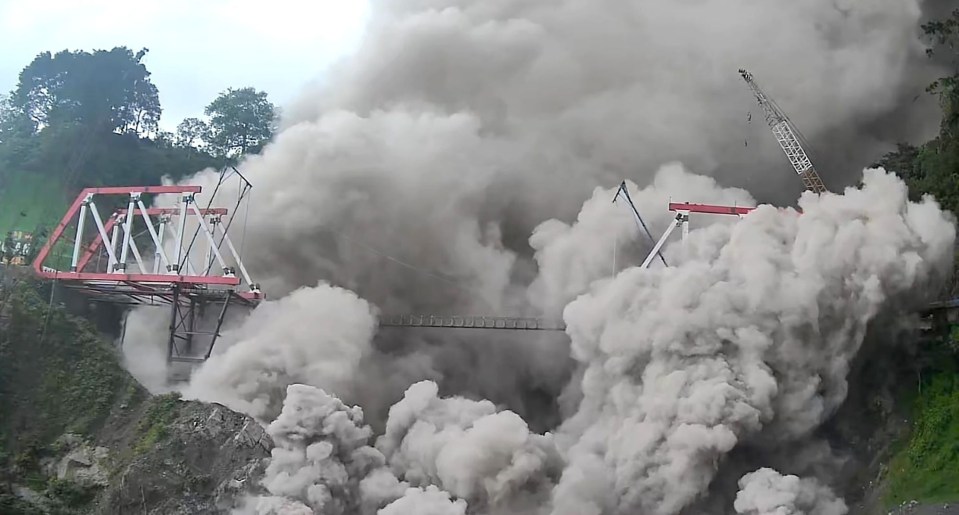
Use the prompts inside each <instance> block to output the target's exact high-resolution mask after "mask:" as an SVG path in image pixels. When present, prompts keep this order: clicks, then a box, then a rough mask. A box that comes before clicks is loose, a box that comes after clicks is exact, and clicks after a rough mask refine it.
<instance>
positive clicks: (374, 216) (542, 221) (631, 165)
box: [159, 0, 955, 515]
mask: <svg viewBox="0 0 959 515" xmlns="http://www.w3.org/2000/svg"><path fill="white" fill-rule="evenodd" d="M922 5H923V2H922V1H921V0H876V1H872V2H865V3H864V2H846V1H838V2H837V1H835V0H814V1H811V2H792V1H789V0H775V1H769V2H760V3H757V2H746V1H744V0H733V1H732V2H730V1H722V2H720V1H719V0H698V1H695V2H692V3H689V2H675V1H672V0H652V1H642V2H640V1H639V0H630V1H625V2H623V1H619V0H601V1H600V2H583V1H574V0H563V1H560V2H543V1H540V0H532V1H528V2H518V1H514V2H508V1H493V2H489V1H487V2H475V1H474V2H469V1H466V0H457V1H454V2H439V1H436V0H399V1H392V2H376V4H375V6H374V13H375V14H374V17H373V19H372V21H371V24H370V27H369V32H368V34H367V38H366V40H365V42H364V44H363V45H362V47H361V48H360V50H359V52H358V54H357V55H356V56H354V57H353V58H351V59H349V60H348V61H346V62H344V63H343V64H342V65H341V66H340V67H339V68H338V69H337V70H336V71H335V72H334V73H333V74H332V75H331V76H330V77H329V78H328V80H327V85H326V86H325V87H324V88H323V89H321V90H317V91H315V92H308V93H307V94H305V95H303V97H302V98H301V99H300V100H299V101H298V102H297V103H296V104H295V105H294V106H292V107H291V108H290V109H287V110H286V113H287V117H286V119H285V120H284V121H283V130H282V132H280V133H279V134H278V135H277V137H276V139H275V141H274V142H273V143H271V144H270V145H268V146H267V147H266V149H265V150H264V151H263V153H262V154H261V155H257V156H251V157H249V158H247V159H245V160H244V161H243V162H242V163H241V164H240V169H241V171H242V173H243V174H244V176H246V177H247V178H249V179H250V181H251V182H252V183H253V184H254V193H253V197H252V199H251V202H250V203H249V205H248V207H246V208H245V209H246V212H241V213H237V214H236V215H238V216H246V215H249V223H248V226H247V230H246V234H245V240H246V242H245V243H246V244H245V245H244V249H245V256H244V257H245V261H246V263H247V266H248V268H249V269H250V271H251V273H252V274H253V275H254V277H255V278H256V280H258V281H259V282H261V283H262V284H263V286H264V289H265V291H266V293H267V295H268V296H269V297H270V298H271V299H276V300H271V301H270V302H267V303H265V304H263V305H262V306H260V307H259V308H257V309H256V310H255V311H254V312H253V314H252V315H251V316H250V317H249V318H248V319H246V320H245V321H244V322H242V324H241V325H238V324H230V325H229V326H228V327H229V328H230V329H229V332H228V333H227V334H225V335H224V337H223V338H222V339H221V342H220V343H219V344H218V347H219V348H218V350H217V353H216V354H215V355H214V356H213V358H212V359H211V360H210V361H209V362H207V363H206V364H205V365H204V366H203V367H202V368H201V369H200V370H199V371H198V372H197V373H196V374H195V376H194V378H193V380H192V382H191V384H190V387H189V390H188V393H189V396H192V397H197V398H201V399H206V400H217V401H220V402H224V403H226V404H228V405H230V406H231V407H234V408H236V409H239V410H242V411H245V412H247V413H250V414H253V415H254V416H256V417H258V418H260V419H261V420H263V421H270V420H272V419H273V418H274V417H277V416H279V418H277V419H276V421H274V423H273V425H272V426H271V427H272V429H271V432H272V434H273V436H274V438H275V439H276V441H277V450H276V452H275V453H274V457H273V461H272V462H271V468H270V470H269V473H268V477H267V478H266V483H265V488H267V489H268V491H269V492H270V495H269V496H264V497H263V498H259V499H256V500H251V502H254V501H255V503H257V506H259V508H253V509H257V510H259V511H261V512H263V513H280V512H283V513H285V512H292V513H297V511H296V510H302V511H303V512H304V513H307V512H308V511H307V510H309V511H316V510H319V509H320V508H319V506H323V508H322V509H323V510H326V511H330V512H333V513H336V512H337V510H339V511H345V512H348V511H349V510H354V511H355V510H359V511H360V512H361V513H376V512H379V513H381V514H386V515H392V514H395V513H437V514H446V513H456V514H462V513H465V512H466V511H467V509H468V510H469V512H470V513H471V514H472V513H475V514H489V515H494V514H495V515H518V514H523V515H533V514H536V515H540V514H544V515H545V514H552V515H565V514H570V515H619V514H626V513H635V512H643V513H651V514H655V515H667V514H677V513H681V512H682V511H683V510H689V509H690V507H691V506H692V505H693V503H696V502H700V501H702V500H703V498H704V497H705V496H709V495H710V492H709V487H710V485H711V484H714V479H715V478H716V475H717V470H718V467H719V466H720V464H721V463H722V461H723V459H724V458H725V457H726V456H728V454H729V453H730V452H731V451H732V450H733V449H735V448H737V447H740V446H742V445H744V444H747V443H748V444H749V445H750V450H751V451H752V452H751V453H750V455H751V456H754V457H753V458H752V459H753V460H754V461H756V463H750V464H749V468H748V469H745V470H750V471H755V470H762V469H763V468H764V467H766V466H767V464H766V463H764V461H765V460H766V458H765V457H764V456H765V454H766V451H767V450H768V451H770V452H771V451H772V450H773V449H781V444H797V445H799V444H801V443H802V442H804V441H805V440H806V439H807V438H809V436H810V434H811V432H812V431H813V430H815V428H817V427H818V426H819V425H820V424H822V423H823V421H824V420H826V419H827V418H828V417H829V416H830V415H831V414H832V413H834V411H835V410H836V408H837V407H838V406H839V405H840V404H841V403H842V402H843V399H844V398H845V395H846V376H847V373H848V369H849V366H850V362H851V360H853V359H854V358H855V357H856V356H857V354H859V353H861V352H862V350H863V345H864V341H865V332H866V327H867V325H868V323H869V322H870V321H871V320H874V319H875V318H876V317H877V316H879V315H880V314H881V315H883V316H887V315H888V316H890V317H896V316H898V315H900V314H901V313H903V312H906V311H908V310H910V309H913V308H915V307H916V306H917V305H919V303H921V302H924V301H925V300H927V299H926V298H924V297H923V296H924V295H930V294H932V293H933V291H934V288H933V287H932V286H933V285H936V284H938V282H937V281H941V280H942V278H943V277H945V275H946V274H947V273H948V271H949V270H950V265H951V262H952V258H951V256H952V250H953V247H952V245H953V242H954V236H955V234H954V228H953V226H952V225H951V222H950V221H949V220H948V219H947V217H946V216H945V215H944V214H943V213H942V212H941V211H940V210H939V208H938V206H937V205H936V204H935V203H934V202H931V201H927V202H923V203H909V202H907V200H906V194H905V187H904V185H903V183H902V182H901V181H899V180H898V179H896V178H895V177H893V176H890V175H887V174H885V173H884V172H883V171H869V172H868V173H866V175H865V177H864V183H863V187H862V188H861V189H853V190H848V191H847V192H846V193H845V194H844V195H834V194H827V195H824V196H822V197H821V198H820V197H816V196H813V195H806V196H804V197H803V198H802V200H801V202H800V207H801V208H802V211H803V214H802V215H801V216H800V215H799V214H798V213H797V212H796V211H794V210H778V209H776V208H774V207H772V206H769V205H765V206H760V207H759V209H757V210H756V211H754V212H753V213H751V214H750V215H748V216H747V217H745V218H744V219H743V220H742V221H737V220H735V219H720V220H716V221H715V222H714V221H712V220H710V221H709V222H705V221H704V222H703V223H702V225H699V224H700V222H698V221H696V220H694V230H693V231H692V232H691V233H690V237H689V239H688V241H686V242H685V244H682V245H681V244H671V245H670V246H668V247H667V248H666V249H665V250H664V256H665V257H666V259H667V260H668V262H669V265H670V266H669V267H668V268H665V267H662V266H661V264H659V263H657V264H655V266H654V267H652V268H651V269H648V270H640V269H638V268H635V265H636V264H637V263H638V262H640V261H641V260H642V258H643V257H644V255H645V252H646V251H647V250H648V248H649V247H650V246H651V242H650V241H649V238H648V237H647V236H646V235H645V234H644V233H643V232H642V231H640V229H639V228H638V227H637V226H636V224H635V221H634V220H633V218H632V215H631V213H630V212H629V208H628V207H627V206H626V205H625V204H624V203H623V202H621V201H620V202H617V203H616V204H613V203H612V199H613V196H614V195H615V192H616V189H615V185H617V184H619V183H620V181H622V180H624V179H626V180H627V181H628V182H627V185H628V187H629V189H630V192H631V193H632V195H633V197H634V200H635V201H636V203H637V207H638V208H639V210H640V212H641V214H642V216H643V218H644V220H645V221H646V222H647V223H648V225H649V226H650V229H651V231H652V233H653V234H654V235H655V236H658V235H659V234H661V231H662V230H663V229H664V227H665V226H666V224H667V223H669V222H670V219H671V217H672V214H671V213H669V212H667V211H666V210H665V203H666V202H667V201H669V200H673V201H692V202H714V203H723V204H754V202H755V201H754V199H758V200H761V201H765V200H775V201H777V203H778V204H779V205H782V204H790V203H792V202H793V201H794V199H795V197H796V196H797V195H798V191H799V183H798V180H797V179H796V178H795V174H793V173H792V172H791V171H789V167H788V164H787V162H786V161H785V160H784V158H783V157H782V155H781V152H780V151H779V150H778V149H777V148H776V145H775V142H774V140H773V139H772V136H771V135H770V134H769V132H768V129H767V128H766V127H765V126H764V124H763V122H762V117H761V116H760V115H759V112H758V109H757V108H756V107H755V101H754V99H753V98H752V97H751V96H750V95H749V93H748V91H747V90H746V88H745V86H744V85H743V84H742V81H741V80H740V78H739V77H738V75H737V74H736V69H737V68H739V67H741V66H745V67H747V68H749V69H750V70H751V71H753V72H754V73H756V76H757V78H758V79H759V80H760V81H761V82H762V84H763V85H764V86H765V87H766V89H767V90H768V91H769V92H770V93H771V94H772V95H773V96H774V97H775V98H776V99H777V101H778V103H779V104H780V105H782V106H783V107H784V108H785V109H786V110H787V111H788V112H789V113H790V114H791V115H792V117H793V119H794V121H795V122H796V123H797V125H798V126H799V127H801V128H802V129H803V131H804V132H805V133H806V135H807V137H808V138H809V140H810V141H811V148H810V150H812V151H813V153H814V157H817V156H825V159H824V160H819V159H818V157H817V163H818V164H820V165H822V164H823V163H826V165H825V166H820V168H821V169H822V170H823V171H824V172H825V171H828V172H829V173H826V174H825V175H826V180H827V184H830V185H836V184H840V183H848V182H852V180H853V179H852V177H851V175H850V176H843V175H837V174H842V173H846V172H850V173H851V172H853V171H855V170H859V169H861V165H862V163H863V162H866V161H868V160H871V159H873V158H874V157H875V156H876V153H877V151H878V146H877V145H878V144H879V143H880V142H878V141H876V140H874V138H873V136H870V134H871V133H872V132H871V131H870V130H868V129H870V128H871V127H872V126H873V125H875V123H876V121H877V120H879V119H884V117H886V118H888V116H892V115H893V114H894V113H896V109H897V107H898V106H899V104H900V101H901V99H902V97H903V96H904V95H908V96H909V97H910V98H911V97H912V96H913V91H914V89H915V88H914V87H915V86H917V84H919V83H921V82H923V81H924V78H923V74H924V73H925V70H924V69H923V66H924V65H923V64H917V62H918V61H917V59H918V58H920V57H921V53H922V49H921V47H920V45H919V42H918V40H917V39H916V37H915V32H916V31H915V29H916V25H917V21H918V20H919V18H920V16H921V7H922ZM799 70H801V71H799ZM810 78H812V79H810ZM920 89H921V88H920ZM750 115H752V116H750ZM750 120H751V121H750ZM894 126H895V127H905V129H903V130H909V128H912V127H913V126H914V124H912V123H911V121H910V120H904V123H902V124H895V125H894ZM894 133H895V134H894ZM886 135H887V136H890V135H892V136H895V138H897V139H898V137H899V135H900V134H898V133H897V131H891V132H888V131H887V132H886ZM827 143H829V145H827ZM677 160H681V161H682V162H683V163H685V164H686V165H688V166H689V167H690V169H693V170H696V171H698V172H701V173H705V174H706V175H708V176H710V177H706V176H697V175H693V174H691V173H689V172H687V171H686V170H685V169H684V168H683V166H681V165H679V164H672V165H667V166H664V167H663V166H661V165H662V163H668V162H676V161H677ZM850 161H852V162H855V166H845V167H832V166H829V164H832V163H845V162H850ZM655 170H659V171H658V172H655V173H654V171H655ZM857 178H858V177H857ZM187 182H189V183H192V184H200V185H203V186H204V191H205V192H206V193H205V194H209V192H210V191H211V190H213V185H214V184H215V182H216V177H215V174H213V173H211V172H209V171H207V172H202V173H200V174H198V175H197V176H195V177H193V178H190V179H189V180H188V181H187ZM718 184H724V185H733V186H742V187H748V189H749V193H747V192H746V191H744V190H742V189H737V188H722V187H720V186H719V185H718ZM834 189H836V188H834ZM591 192H592V198H590V193H591ZM584 199H589V200H588V201H587V202H586V204H585V205H584V204H583V201H584ZM232 200H233V199H230V198H229V192H223V191H221V193H220V197H219V199H218V204H224V205H232V203H233V202H232ZM170 201H171V199H160V200H159V203H160V204H164V203H168V202H170ZM577 213H578V217H577ZM318 284H319V286H317V285H318ZM352 292H355V293H352ZM374 306H375V307H374ZM378 310H379V312H383V313H409V312H425V313H437V314H451V313H452V314H464V313H480V314H515V315H545V316H556V317H558V316H560V315H562V317H563V318H564V319H565V321H566V323H567V335H568V341H564V340H562V339H557V338H549V337H548V336H543V335H538V334H524V335H510V334H503V333H501V334H492V333H485V332H482V331H474V332H464V333H459V332H442V331H439V332H437V331H433V332H431V331H421V332H407V333H404V332H399V331H395V330H381V331H376V320H377V318H376V315H377V311H378ZM374 335H375V337H376V339H375V340H374ZM424 379H426V380H431V381H432V382H425V383H424V382H420V381H422V380H424ZM294 384H297V385H300V386H296V387H292V389H288V388H290V387H291V385H294ZM410 385H413V386H412V387H411V386H410ZM313 387H318V388H321V389H322V391H318V390H315V388H313ZM311 388H312V389H311ZM404 391H406V394H405V395H404V394H403V392H404ZM284 395H285V402H286V404H285V405H284ZM291 396H292V398H291ZM338 398H342V399H343V400H344V401H346V402H347V403H349V404H358V405H360V406H362V407H363V408H364V409H365V411H366V412H367V418H368V419H369V420H367V421H365V422H364V421H362V420H360V418H359V417H358V412H357V411H355V410H353V408H348V407H346V404H343V403H342V402H341V401H339V400H338ZM483 399H489V400H488V401H485V400H483ZM391 405H392V408H390V406H391ZM297 406H299V408H296V407H297ZM314 410H316V411H315V414H311V413H314ZM367 423H368V424H370V428H367V427H366V426H365V425H364V424H367ZM372 428H375V430H374V429H372ZM547 430H551V433H549V434H547V433H546V431H547ZM374 432H376V433H381V436H380V437H379V438H378V439H377V438H374V437H373V434H374ZM360 435H363V436H362V437H360ZM455 463H465V464H464V465H461V466H457V465H455ZM776 468H777V469H778V470H781V471H782V472H783V473H785V474H792V473H793V472H792V471H790V470H786V469H785V468H782V467H776ZM739 474H741V472H740V473H739ZM739 474H737V475H739ZM756 474H759V475H756ZM756 474H753V475H750V476H746V477H745V478H743V484H742V485H741V488H742V492H743V493H741V496H740V498H741V499H742V500H741V501H740V503H739V504H738V505H737V506H736V507H735V508H736V509H740V510H745V512H746V513H763V511H762V510H765V509H766V508H767V507H768V506H769V502H767V501H765V500H762V499H766V498H765V497H763V496H764V495H766V494H765V493H763V492H769V491H776V492H780V493H781V492H790V491H792V492H795V493H796V495H795V498H794V500H788V499H787V500H786V501H783V503H782V508H783V509H786V510H789V509H792V510H794V511H795V512H797V513H802V512H809V513H817V512H816V511H815V510H817V509H822V510H828V509H831V508H829V507H832V506H838V504H837V503H836V502H835V497H834V496H832V494H831V493H829V492H828V490H827V489H825V487H823V488H819V487H818V486H816V487H810V486H809V485H811V484H812V483H802V482H801V483H800V485H801V487H800V488H799V489H798V490H796V489H795V488H793V486H794V485H792V484H791V481H792V480H791V479H789V477H788V476H784V478H785V479H782V478H779V477H776V478H773V477H771V476H770V477H766V475H765V473H756ZM802 475H803V476H805V475H806V474H802ZM764 477H766V479H763V478H764ZM810 480H811V478H810ZM764 481H765V482H764ZM804 481H805V480H804ZM757 485H758V486H757ZM762 485H765V486H762ZM790 488H792V490H790ZM759 490H762V492H760V491H759ZM810 492H811V493H810ZM761 498H762V499H761ZM761 501H762V502H761ZM789 503H792V504H789ZM707 504H708V503H707ZM707 504H704V505H707ZM727 504H728V503H727ZM708 505H710V506H712V504H708ZM777 506H779V505H777ZM823 507H825V508H823ZM730 508H731V507H730V506H728V505H727V506H723V507H722V510H726V511H728V510H729V509H730ZM773 509H774V510H775V509H779V507H776V508H773ZM270 510H272V511H270ZM284 510H285V511H284ZM824 513H828V511H826V512H824Z"/></svg>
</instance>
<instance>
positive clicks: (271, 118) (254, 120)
mask: <svg viewBox="0 0 959 515" xmlns="http://www.w3.org/2000/svg"><path fill="white" fill-rule="evenodd" d="M205 113H206V115H207V116H209V117H210V123H209V128H210V130H209V140H208V144H209V147H210V150H211V151H212V152H213V154H214V155H216V156H218V157H223V158H229V159H235V158H238V157H239V156H241V155H243V154H246V153H249V152H259V151H260V149H262V148H263V145H265V144H266V143H267V142H268V141H269V140H270V138H272V137H273V133H274V131H275V130H276V127H275V122H276V107H275V106H274V105H273V104H272V103H270V101H269V100H267V97H266V93H265V92H262V91H256V90H255V89H253V88H240V89H233V88H230V89H227V90H226V91H224V92H223V93H220V95H219V96H218V97H217V98H216V100H214V101H213V102H211V103H210V105H208V106H207V107H206V111H205Z"/></svg>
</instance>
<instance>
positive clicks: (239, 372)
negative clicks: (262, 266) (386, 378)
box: [184, 284, 375, 420]
mask: <svg viewBox="0 0 959 515" xmlns="http://www.w3.org/2000/svg"><path fill="white" fill-rule="evenodd" d="M374 330H375V319H374V314H373V312H372V311H371V307H370V306H369V304H368V303H367V302H366V301H364V300H362V299H360V298H359V297H357V296H356V294H354V293H353V292H350V291H347V290H343V289H340V288H333V287H331V286H329V285H325V284H320V285H318V286H314V287H312V288H301V289H299V290H296V291H294V292H293V293H291V294H290V295H287V296H286V297H283V298H281V299H278V300H275V301H269V302H265V303H263V304H262V305H260V306H259V307H258V308H257V309H256V310H254V311H253V313H252V314H251V315H250V317H249V318H247V319H246V320H244V321H243V323H242V324H241V325H239V326H238V327H236V328H235V329H233V330H231V331H229V332H227V333H226V334H224V336H223V341H222V343H223V345H222V346H219V347H217V349H221V348H225V349H226V350H225V351H223V352H222V354H218V355H216V356H214V357H213V358H212V359H210V360H209V361H208V362H207V363H205V364H204V366H203V367H202V368H200V369H199V371H198V373H197V374H195V375H194V377H193V379H192V382H191V385H190V388H189V389H188V390H187V391H186V392H184V393H185V394H186V395H189V396H193V397H196V398H199V399H202V400H211V401H218V402H222V403H224V404H226V405H227V406H229V407H231V408H233V409H235V410H238V411H241V412H243V413H247V414H250V415H252V416H254V417H257V418H261V419H266V420H271V419H272V418H273V417H275V416H276V415H277V414H278V409H279V407H280V405H281V403H282V401H283V396H284V394H285V392H286V386H287V385H289V384H293V383H307V384H310V385H314V386H318V387H323V388H326V389H330V390H332V391H336V392H339V394H340V395H348V394H349V393H350V388H351V387H352V385H353V381H354V378H355V377H356V374H357V369H358V368H359V364H360V361H361V360H362V359H363V357H364V356H365V355H367V354H369V353H370V351H371V348H370V342H371V341H372V338H373V332H374Z"/></svg>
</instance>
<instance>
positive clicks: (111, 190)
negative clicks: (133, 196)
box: [80, 186, 203, 198]
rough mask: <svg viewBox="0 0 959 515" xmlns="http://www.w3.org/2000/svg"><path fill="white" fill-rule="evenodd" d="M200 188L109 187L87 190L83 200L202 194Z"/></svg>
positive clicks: (84, 191)
mask: <svg viewBox="0 0 959 515" xmlns="http://www.w3.org/2000/svg"><path fill="white" fill-rule="evenodd" d="M202 190H203V188H201V187H200V186H109V187H105V188H85V189H84V190H83V191H82V192H81V193H80V197H81V198H86V196H87V195H89V194H91V193H92V194H94V195H129V194H130V193H156V194H161V193H200V191H202Z"/></svg>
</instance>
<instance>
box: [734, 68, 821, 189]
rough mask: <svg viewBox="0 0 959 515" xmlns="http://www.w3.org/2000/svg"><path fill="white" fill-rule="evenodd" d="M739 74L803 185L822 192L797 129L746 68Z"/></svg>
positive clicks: (817, 176)
mask: <svg viewBox="0 0 959 515" xmlns="http://www.w3.org/2000/svg"><path fill="white" fill-rule="evenodd" d="M739 74H740V75H741V76H742V77H743V80H745V81H746V84H747V85H748V86H749V89H750V90H752V92H753V95H754V96H755V97H756V100H757V101H758V102H759V107H760V108H761V109H762V110H763V114H764V115H765V117H766V124H767V125H769V128H770V130H772V132H773V135H774V136H776V141H777V142H778V143H779V147H780V148H781V149H782V151H783V152H784V153H785V154H786V157H787V158H789V163H790V164H791V165H792V167H793V169H794V170H795V171H796V173H797V174H798V175H799V178H800V179H802V182H803V186H804V187H805V188H806V189H807V190H810V191H813V192H815V193H824V192H825V191H826V186H825V185H823V182H822V178H820V177H819V174H818V173H817V172H816V169H815V168H814V167H813V164H812V161H811V160H810V159H809V156H808V155H807V154H806V151H805V150H804V149H803V147H802V144H801V142H800V136H799V131H798V130H796V129H795V128H794V127H793V126H792V122H790V121H789V118H788V117H787V116H786V114H785V113H784V112H783V110H782V109H780V108H779V106H778V105H776V102H774V101H773V100H772V99H771V98H769V96H767V95H766V93H765V92H764V91H763V90H762V88H760V87H759V84H756V81H755V80H754V79H753V75H752V74H751V73H749V72H748V71H746V70H739Z"/></svg>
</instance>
